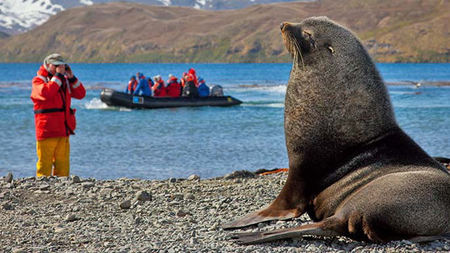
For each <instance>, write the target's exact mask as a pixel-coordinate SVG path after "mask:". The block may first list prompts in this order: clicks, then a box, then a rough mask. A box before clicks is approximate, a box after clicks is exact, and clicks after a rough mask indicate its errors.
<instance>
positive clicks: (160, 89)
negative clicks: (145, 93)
mask: <svg viewBox="0 0 450 253" xmlns="http://www.w3.org/2000/svg"><path fill="white" fill-rule="evenodd" d="M153 80H155V85H153V96H155V97H165V96H166V95H167V94H166V87H165V85H164V80H162V78H161V76H160V75H157V76H155V77H154V78H153Z"/></svg>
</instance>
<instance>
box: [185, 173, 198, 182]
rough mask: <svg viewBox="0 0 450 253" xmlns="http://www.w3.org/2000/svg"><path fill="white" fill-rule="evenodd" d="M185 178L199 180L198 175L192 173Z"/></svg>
mask: <svg viewBox="0 0 450 253" xmlns="http://www.w3.org/2000/svg"><path fill="white" fill-rule="evenodd" d="M187 179H188V180H189V181H194V180H200V176H199V175H195V174H193V175H190V176H189V177H188V178H187Z"/></svg>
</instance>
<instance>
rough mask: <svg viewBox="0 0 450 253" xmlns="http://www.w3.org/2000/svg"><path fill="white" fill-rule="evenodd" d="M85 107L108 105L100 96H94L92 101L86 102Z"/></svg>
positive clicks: (99, 107)
mask: <svg viewBox="0 0 450 253" xmlns="http://www.w3.org/2000/svg"><path fill="white" fill-rule="evenodd" d="M84 107H85V108H86V109H106V108H108V105H106V104H105V103H103V102H102V101H101V100H100V99H99V98H93V99H92V100H91V101H88V102H86V104H84Z"/></svg>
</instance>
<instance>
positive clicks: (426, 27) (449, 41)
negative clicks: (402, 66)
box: [0, 0, 450, 62]
mask: <svg viewBox="0 0 450 253" xmlns="http://www.w3.org/2000/svg"><path fill="white" fill-rule="evenodd" d="M449 7H450V6H449V3H448V1H443V0H396V1H390V0H378V1H376V0H367V1H360V0H322V1H317V2H308V3H301V2H287V3H276V4H267V5H254V6H250V7H247V8H245V9H237V10H226V11H207V10H199V9H193V8H185V7H159V6H148V5H141V4H135V3H106V4H96V5H91V6H85V7H77V8H71V9H69V10H67V11H63V12H60V13H58V14H57V15H55V16H52V17H51V18H50V19H49V20H48V22H46V23H44V24H43V25H41V26H39V27H37V28H35V29H33V30H32V31H29V32H26V33H24V34H19V35H15V36H11V37H9V38H5V39H1V40H0V61H2V62H17V61H19V62H39V61H41V60H42V59H43V58H44V57H45V56H46V55H47V54H49V53H51V52H61V53H62V54H63V55H64V56H66V57H67V58H68V59H69V60H70V61H71V62H75V61H76V62H289V61H290V57H289V56H288V54H287V51H286V50H285V48H284V45H283V43H282V39H281V34H280V29H279V24H280V23H281V22H283V21H291V22H298V21H300V20H302V19H303V18H306V17H308V16H319V15H324V16H328V17H330V18H331V19H334V20H336V21H337V22H339V23H341V24H343V25H345V26H347V27H349V28H351V29H352V30H353V31H354V32H355V33H357V35H358V36H359V37H360V38H361V39H362V41H363V42H364V44H365V46H366V47H367V48H368V50H369V53H370V54H371V55H372V56H373V57H374V58H375V60H376V61H379V62H449V60H450V59H449V58H450V57H449V56H450V49H449V47H450V36H449V28H448V23H449V22H448V21H449V19H450V12H448V11H447V10H449Z"/></svg>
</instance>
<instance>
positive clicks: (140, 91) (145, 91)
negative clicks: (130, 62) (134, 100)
mask: <svg viewBox="0 0 450 253" xmlns="http://www.w3.org/2000/svg"><path fill="white" fill-rule="evenodd" d="M137 75H138V76H139V77H138V79H139V81H138V85H137V87H136V90H135V91H134V93H133V95H142V96H148V97H150V96H151V95H152V90H151V89H150V88H149V87H148V81H147V80H146V79H145V76H144V74H142V73H138V74H137Z"/></svg>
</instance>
